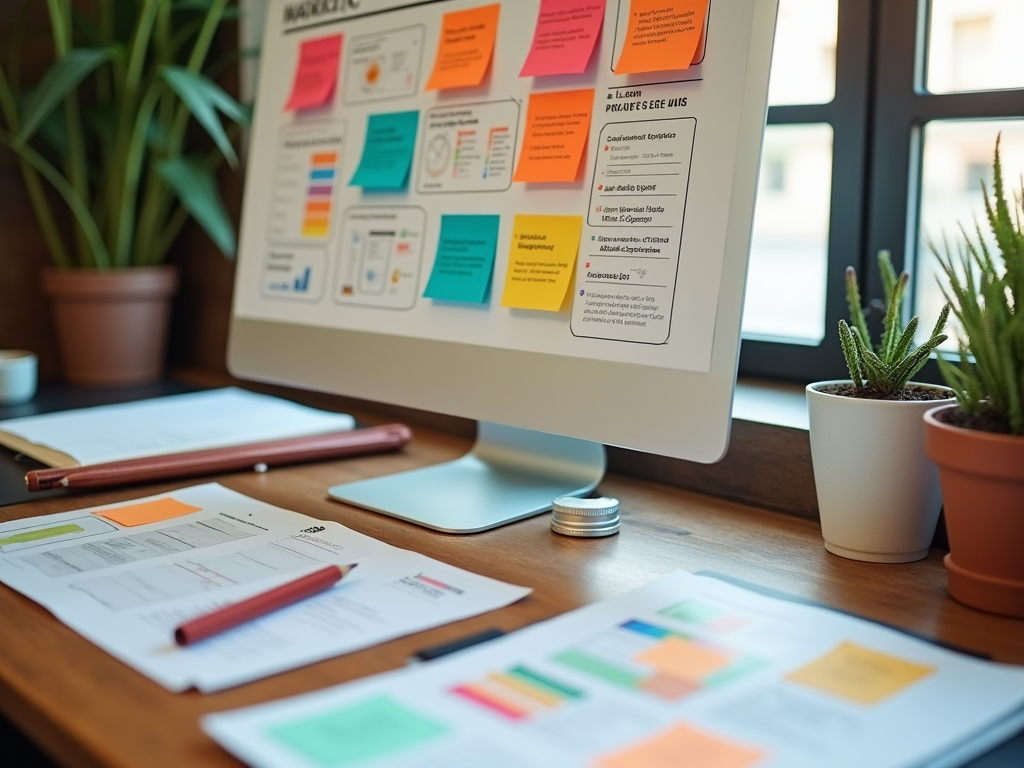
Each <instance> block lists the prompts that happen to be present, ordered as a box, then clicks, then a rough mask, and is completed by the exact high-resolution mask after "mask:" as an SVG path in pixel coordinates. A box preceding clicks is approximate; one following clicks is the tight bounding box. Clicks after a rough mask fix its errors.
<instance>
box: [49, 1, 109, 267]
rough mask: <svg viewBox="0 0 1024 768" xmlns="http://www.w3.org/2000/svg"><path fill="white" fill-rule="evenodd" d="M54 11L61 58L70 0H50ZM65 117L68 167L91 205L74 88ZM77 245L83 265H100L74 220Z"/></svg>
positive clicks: (67, 43) (67, 45)
mask: <svg viewBox="0 0 1024 768" xmlns="http://www.w3.org/2000/svg"><path fill="white" fill-rule="evenodd" d="M47 5H48V6H49V11H50V27H51V28H52V30H53V46H54V51H55V52H56V55H57V58H58V59H63V58H64V57H65V56H67V55H68V53H69V52H70V51H71V47H72V45H73V44H74V41H73V40H72V32H71V15H72V9H71V2H70V0H47ZM64 117H65V119H66V120H67V130H68V149H67V155H66V157H65V163H64V170H65V173H66V174H67V178H68V181H69V182H70V184H71V186H72V188H73V189H74V190H75V194H76V195H77V196H78V197H79V198H80V199H81V200H82V202H83V203H84V205H85V206H86V208H88V207H89V197H90V194H89V173H88V170H87V168H86V165H85V139H84V137H83V135H82V115H81V109H80V108H79V103H78V94H77V93H76V92H74V91H72V92H71V93H70V94H68V97H67V99H65V101H64ZM73 226H74V235H75V245H76V250H77V251H78V259H79V263H80V264H81V265H82V266H91V267H99V266H100V263H99V259H100V257H99V255H98V254H97V253H96V252H95V250H94V249H93V248H92V246H91V245H90V244H89V238H87V237H86V235H85V232H84V231H83V230H82V227H81V226H80V225H79V223H78V218H77V217H76V218H75V221H74V222H73Z"/></svg>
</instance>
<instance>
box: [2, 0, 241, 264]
mask: <svg viewBox="0 0 1024 768" xmlns="http://www.w3.org/2000/svg"><path fill="white" fill-rule="evenodd" d="M39 5H41V3H39V2H38V0H26V1H25V2H24V3H23V5H22V8H21V10H20V11H19V12H18V14H17V15H16V17H15V22H14V23H15V26H14V32H13V35H12V40H11V45H10V51H9V53H10V55H9V57H8V60H7V62H6V64H5V65H3V66H0V117H2V122H3V125H2V127H0V143H3V144H5V145H7V146H8V147H10V148H11V149H12V150H14V152H16V153H17V156H18V159H19V163H20V166H21V171H22V175H23V177H24V180H25V186H26V190H27V192H28V195H29V198H30V200H31V203H32V207H33V209H34V211H35V214H36V217H37V219H38V221H39V224H40V227H41V229H42V232H43V236H44V237H45V239H46V244H47V246H48V248H49V250H50V254H51V256H52V259H53V262H54V264H55V265H56V266H58V267H86V268H96V269H108V268H114V267H129V266H151V265H156V264H160V263H161V262H162V261H163V260H164V259H165V257H166V256H167V252H168V249H169V248H170V246H171V244H172V243H173V241H174V239H175V237H176V236H177V234H178V232H179V231H180V230H181V228H182V226H183V225H184V223H185V222H186V221H187V219H188V218H189V216H192V217H194V218H195V220H196V221H198V222H199V224H200V225H201V226H202V227H203V229H204V230H205V231H206V232H207V234H208V235H209V236H210V237H211V239H212V240H213V241H214V243H216V245H217V247H218V248H219V249H220V250H221V251H222V252H223V253H224V254H225V255H228V256H231V255H234V252H235V232H234V226H233V225H232V223H231V220H230V218H229V217H228V214H227V211H226V209H225V206H224V203H223V200H222V199H221V196H220V192H219V190H218V188H217V184H216V179H215V173H216V171H217V169H218V167H219V166H220V165H221V164H222V163H223V162H225V161H226V162H227V163H228V164H230V165H231V166H232V167H235V166H237V163H238V158H237V156H236V154H235V150H234V148H233V146H232V134H234V133H237V131H238V128H239V127H240V126H244V125H246V124H248V121H249V117H250V115H249V112H248V110H247V109H245V108H244V107H242V106H241V105H240V104H238V103H237V102H236V101H235V100H234V99H233V98H231V96H229V95H228V94H227V93H226V92H225V91H224V90H223V89H222V88H221V87H220V86H218V85H217V84H216V82H214V79H213V78H214V77H216V76H217V74H218V73H219V72H220V71H222V70H223V69H224V67H225V66H227V65H228V64H230V63H231V62H232V61H233V60H234V59H235V58H237V55H238V52H237V51H235V52H234V53H232V54H228V55H227V56H226V57H224V58H222V59H220V60H217V61H211V59H212V55H211V53H212V47H213V43H214V40H215V37H216V33H217V31H218V28H219V27H220V26H221V24H222V23H223V22H224V20H226V19H228V18H231V17H234V16H237V9H236V8H234V7H233V6H232V4H231V3H230V2H229V0H75V1H74V2H73V1H72V0H46V10H47V14H48V20H49V29H48V30H47V32H46V34H47V35H48V36H49V37H50V38H51V39H52V50H53V62H52V64H51V65H50V66H49V68H48V69H47V70H46V72H45V73H44V74H43V75H42V77H41V78H40V79H39V81H38V82H36V83H32V84H24V83H22V82H21V78H20V73H21V52H22V49H23V46H24V43H25V42H26V40H27V38H29V37H30V31H29V30H31V29H33V26H34V22H35V15H38V14H35V15H34V14H33V9H34V8H37V7H38V6H39ZM222 117H224V118H227V127H226V125H225V123H224V122H222ZM193 122H194V123H198V124H199V125H200V126H201V127H202V128H203V129H205V131H206V133H207V134H208V135H209V137H210V138H211V139H212V145H213V148H212V149H206V150H203V151H200V150H198V149H197V146H198V145H199V144H205V145H206V146H209V145H210V143H211V142H209V141H204V142H195V141H194V140H192V139H194V136H192V137H190V129H191V125H192V124H193ZM192 133H194V131H192ZM54 203H58V204H59V203H63V204H64V206H66V209H67V211H68V212H69V213H70V217H69V218H70V227H66V226H64V227H62V224H63V222H64V221H65V219H66V218H68V217H64V216H63V215H62V213H61V212H60V209H59V208H57V207H55V206H54Z"/></svg>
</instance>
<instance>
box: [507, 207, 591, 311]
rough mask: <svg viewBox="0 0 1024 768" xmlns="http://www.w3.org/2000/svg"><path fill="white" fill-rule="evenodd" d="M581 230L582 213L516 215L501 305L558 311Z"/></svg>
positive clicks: (574, 257)
mask: <svg viewBox="0 0 1024 768" xmlns="http://www.w3.org/2000/svg"><path fill="white" fill-rule="evenodd" d="M582 231H583V217H582V216H528V215H522V214H519V215H517V216H516V217H515V220H514V221H513V224H512V242H511V244H510V246H509V251H508V268H507V269H506V272H505V290H504V291H503V292H502V294H501V306H503V307H514V308H516V309H541V310H545V311H547V312H557V311H558V310H559V309H560V308H561V306H562V302H563V301H565V294H566V292H567V291H568V289H569V281H570V280H571V279H572V269H573V266H574V265H575V264H576V252H577V251H578V250H579V247H580V233H581V232H582Z"/></svg>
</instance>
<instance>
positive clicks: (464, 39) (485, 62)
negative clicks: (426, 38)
mask: <svg viewBox="0 0 1024 768" xmlns="http://www.w3.org/2000/svg"><path fill="white" fill-rule="evenodd" d="M500 10H501V4H500V3H494V4H493V5H481V6H480V7H479V8H469V9H467V10H465V11H452V12H451V13H446V14H445V15H444V20H443V21H442V22H441V39H440V40H439V41H438V44H437V56H436V57H435V58H434V70H433V72H431V73H430V79H429V80H428V81H427V87H426V90H428V91H437V90H441V89H443V88H466V87H469V86H474V85H480V83H481V82H482V81H483V79H484V75H485V74H487V67H488V66H490V64H491V56H493V55H494V38H495V37H496V36H497V34H498V12H499V11H500Z"/></svg>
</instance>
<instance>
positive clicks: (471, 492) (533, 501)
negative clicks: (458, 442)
mask: <svg viewBox="0 0 1024 768" xmlns="http://www.w3.org/2000/svg"><path fill="white" fill-rule="evenodd" d="M605 463H606V461H605V451H604V446H603V445H601V444H600V443H592V442H590V441H589V440H580V439H577V438H573V437H561V436H558V435H549V434H546V433H544V432H535V431H533V430H530V429H519V428H517V427H507V426H504V425H502V424H493V423H490V422H484V421H481V422H480V423H479V427H478V431H477V439H476V444H475V445H474V446H473V448H472V450H470V452H469V453H467V454H466V455H465V456H463V457H462V458H461V459H456V460H455V461H450V462H447V463H445V464H438V465H435V466H432V467H424V468H422V469H414V470H410V471H408V472H400V473H398V474H394V475H386V476H384V477H376V478H372V479H370V480H359V481H356V482H354V483H343V484H342V485H335V486H334V487H332V488H330V489H328V491H327V493H328V494H329V495H330V496H331V498H333V499H337V500H338V501H344V502H347V503H349V504H354V505H356V506H357V507H364V508H366V509H371V510H373V511H374V512H380V513H381V514H385V515H390V516H391V517H397V518H398V519H400V520H407V521H408V522H410V523H416V524H417V525H422V526H425V527H427V528H433V529H434V530H435V531H444V532H445V533H477V532H478V531H486V530H487V529H489V528H497V527H498V526H499V525H505V524H506V523H511V522H514V521H516V520H522V519H523V518H525V517H531V516H533V515H539V514H540V513H542V512H547V511H548V510H549V509H551V501H552V499H554V498H556V497H558V496H583V495H585V494H587V493H590V492H591V491H592V490H594V489H595V488H596V487H597V484H598V483H599V482H600V481H601V478H602V477H604V470H605Z"/></svg>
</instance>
